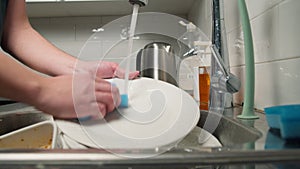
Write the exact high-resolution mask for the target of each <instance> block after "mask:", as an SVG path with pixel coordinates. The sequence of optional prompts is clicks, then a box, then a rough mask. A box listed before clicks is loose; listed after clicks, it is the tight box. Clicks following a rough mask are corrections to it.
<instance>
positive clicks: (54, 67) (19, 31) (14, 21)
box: [2, 0, 76, 76]
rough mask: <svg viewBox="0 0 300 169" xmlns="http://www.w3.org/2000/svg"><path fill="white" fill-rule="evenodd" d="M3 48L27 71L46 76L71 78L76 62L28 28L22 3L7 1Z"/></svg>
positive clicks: (13, 0) (21, 0)
mask: <svg viewBox="0 0 300 169" xmlns="http://www.w3.org/2000/svg"><path fill="white" fill-rule="evenodd" d="M2 46H3V48H4V50H6V51H7V52H9V53H10V54H11V55H13V56H14V57H15V58H17V59H18V60H20V61H21V62H23V63H25V64H26V65H28V66H29V67H31V68H33V69H35V70H37V71H40V72H43V73H45V74H49V75H54V76H55V75H63V74H71V73H72V71H73V67H74V64H75V62H76V59H75V58H74V57H72V56H70V55H68V54H67V53H65V52H63V51H61V50H59V49H58V48H56V47H55V46H53V45H52V44H51V43H49V42H48V41H47V40H46V39H44V38H43V37H42V36H41V35H40V34H39V33H37V32H36V31H35V30H34V29H33V28H32V27H31V25H30V23H29V21H28V18H27V14H26V8H25V1H24V0H10V1H9V4H8V9H7V15H6V19H5V28H4V33H3V40H2Z"/></svg>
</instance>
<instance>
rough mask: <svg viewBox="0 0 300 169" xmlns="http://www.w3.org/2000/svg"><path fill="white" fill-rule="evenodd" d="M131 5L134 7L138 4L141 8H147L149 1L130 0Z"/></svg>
mask: <svg viewBox="0 0 300 169" xmlns="http://www.w3.org/2000/svg"><path fill="white" fill-rule="evenodd" d="M129 3H131V4H132V5H135V4H138V5H140V7H142V6H146V5H147V4H148V0H129Z"/></svg>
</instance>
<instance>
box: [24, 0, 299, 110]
mask: <svg viewBox="0 0 300 169" xmlns="http://www.w3.org/2000/svg"><path fill="white" fill-rule="evenodd" d="M224 1H225V5H224V10H225V23H226V30H227V42H228V49H229V56H230V58H229V59H230V65H231V71H232V72H233V73H234V74H236V75H238V76H239V77H240V78H241V80H242V85H243V86H244V69H245V64H244V60H245V59H244V51H243V36H242V30H241V24H240V18H239V11H238V7H237V0H224ZM246 2H247V5H248V10H249V15H250V18H251V24H252V33H253V39H254V50H255V68H256V73H255V80H256V83H255V84H256V85H255V107H256V108H258V109H263V108H264V107H267V106H273V105H281V104H294V103H299V101H300V87H298V86H299V84H300V77H299V76H300V73H299V72H300V71H299V70H298V69H297V67H298V65H300V48H299V47H298V45H299V44H300V33H299V31H298V28H299V27H300V22H298V21H297V20H298V18H297V17H298V11H300V1H299V0H246ZM119 17H121V16H92V17H88V16H87V17H43V18H31V19H30V21H31V23H32V25H33V26H34V27H35V28H36V29H37V30H38V31H39V32H40V33H41V34H42V35H44V36H45V37H46V38H47V39H48V40H49V41H51V42H52V43H53V44H54V45H56V46H58V47H59V48H61V49H63V50H64V51H66V52H67V53H70V54H72V55H73V56H75V57H77V56H79V54H82V53H80V52H81V51H82V50H81V49H82V47H84V48H85V50H87V49H88V48H90V49H88V50H90V51H92V52H93V53H101V55H103V54H104V53H103V52H104V51H106V49H108V47H110V46H111V45H112V44H111V42H109V41H103V42H100V43H88V44H86V42H87V40H88V38H89V37H90V36H91V35H92V34H93V32H91V30H92V29H93V28H99V27H101V26H103V25H105V24H107V23H109V22H111V21H113V20H115V19H117V18H119ZM181 17H183V18H188V19H189V20H191V21H193V22H194V23H195V24H196V25H197V26H198V27H199V28H200V29H201V30H202V31H203V32H204V33H205V34H206V35H207V36H208V37H209V38H211V17H212V15H211V0H195V2H194V5H193V8H192V9H191V10H190V12H189V14H188V15H187V16H185V15H182V16H181ZM158 40H159V41H164V40H165V41H172V40H170V39H168V38H165V37H160V36H154V35H147V36H141V37H140V39H139V40H136V41H135V45H134V51H138V49H140V48H142V47H143V46H144V45H145V44H147V43H149V42H153V41H158ZM171 43H173V42H171ZM95 45H96V46H95ZM126 51H127V45H126V44H122V43H120V44H118V45H115V49H114V50H111V52H109V53H108V54H107V57H106V58H105V59H106V60H109V61H115V62H119V63H120V62H122V61H123V60H124V57H125V56H126ZM85 59H87V60H89V59H93V58H88V57H87V58H85ZM186 63H187V64H191V63H193V58H190V59H187V60H186ZM182 70H183V72H184V73H183V74H182V75H181V76H180V83H181V85H182V88H184V89H191V88H192V84H191V77H190V75H188V71H184V70H186V69H182ZM243 86H242V88H241V90H240V91H239V92H238V93H237V94H234V102H235V103H242V102H243Z"/></svg>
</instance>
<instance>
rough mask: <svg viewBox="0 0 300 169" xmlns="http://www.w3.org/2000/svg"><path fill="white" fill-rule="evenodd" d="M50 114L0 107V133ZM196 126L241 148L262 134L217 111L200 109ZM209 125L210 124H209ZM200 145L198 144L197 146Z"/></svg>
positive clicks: (20, 106) (22, 107)
mask: <svg viewBox="0 0 300 169" xmlns="http://www.w3.org/2000/svg"><path fill="white" fill-rule="evenodd" d="M51 118H52V116H50V115H47V114H44V113H42V112H40V111H38V110H36V109H34V108H32V107H29V106H27V105H24V104H20V103H18V104H11V105H7V106H1V107H0V135H3V134H5V133H9V132H11V131H14V130H17V129H20V128H23V127H26V126H29V125H32V124H35V123H38V122H41V121H45V120H49V119H51ZM205 123H216V124H213V125H215V126H216V127H215V129H214V130H213V131H210V129H206V127H207V125H205ZM198 126H199V127H201V128H204V129H206V130H207V131H209V132H211V133H212V134H213V135H214V136H215V137H216V138H217V139H218V140H219V141H220V142H221V144H222V145H223V146H224V147H226V148H231V149H232V148H241V147H243V146H244V144H246V143H251V142H255V141H256V140H257V139H259V138H260V137H261V136H262V134H261V133H260V132H259V131H258V130H257V129H255V128H254V127H251V126H246V125H244V124H241V123H240V122H239V121H237V120H234V119H233V118H229V117H226V116H224V115H220V114H217V113H208V111H201V118H200V121H199V123H198ZM210 126H211V125H210ZM199 147H201V145H200V144H199V145H198V147H197V148H199Z"/></svg>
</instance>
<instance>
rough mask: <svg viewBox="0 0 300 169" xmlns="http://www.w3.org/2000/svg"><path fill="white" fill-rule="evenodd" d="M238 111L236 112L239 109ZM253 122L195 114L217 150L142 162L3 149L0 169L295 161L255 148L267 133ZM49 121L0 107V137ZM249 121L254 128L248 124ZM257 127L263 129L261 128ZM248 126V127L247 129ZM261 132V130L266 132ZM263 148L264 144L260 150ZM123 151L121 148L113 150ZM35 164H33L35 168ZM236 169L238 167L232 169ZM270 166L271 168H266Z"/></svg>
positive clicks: (292, 154) (91, 152)
mask: <svg viewBox="0 0 300 169" xmlns="http://www.w3.org/2000/svg"><path fill="white" fill-rule="evenodd" d="M239 113H240V111H239ZM260 115H262V116H261V117H262V118H260V119H259V120H258V121H247V122H246V123H243V122H241V121H240V120H238V119H235V118H234V117H235V115H234V116H227V115H226V114H218V113H211V112H208V111H201V118H200V121H199V122H198V127H201V128H204V129H205V130H207V131H208V132H210V133H212V134H213V135H214V136H215V137H216V138H217V139H218V140H219V141H220V142H221V144H222V147H201V145H200V144H199V145H198V146H197V144H195V147H188V148H184V147H175V148H174V149H172V150H170V151H167V152H166V153H163V154H161V155H158V156H155V157H153V158H145V159H139V160H136V159H134V158H133V159H130V158H129V159H126V160H124V159H122V158H118V157H117V156H115V155H113V154H111V153H108V152H107V151H106V150H101V149H80V150H79V149H68V150H66V149H62V148H55V149H50V150H45V149H18V150H16V149H3V148H0V163H1V165H2V166H7V168H9V167H13V168H14V167H16V166H24V167H27V168H62V169H63V168H76V167H78V168H88V167H94V168H147V167H148V168H151V167H152V168H156V167H157V166H158V165H159V166H160V167H161V168H176V167H177V168H178V167H179V168H184V167H183V166H187V167H185V168H199V167H200V168H201V167H203V166H204V167H206V166H207V168H216V166H220V165H221V166H223V165H229V164H230V165H231V164H232V165H237V164H243V165H247V164H250V163H251V164H250V166H252V163H253V164H267V165H268V166H270V165H269V164H274V163H283V164H285V163H291V162H292V163H297V162H298V161H299V160H300V151H298V150H297V149H293V150H292V149H289V150H276V151H274V150H264V149H263V148H262V149H257V147H255V146H257V142H262V143H263V144H264V143H265V140H264V139H265V136H266V134H267V131H262V130H261V128H257V125H258V124H259V126H263V125H265V124H266V122H265V120H264V119H263V114H260ZM47 120H52V116H49V115H47V114H44V113H42V112H40V111H38V110H35V109H34V108H32V107H29V106H26V105H23V104H20V103H17V104H12V105H6V106H0V130H1V132H0V134H1V135H3V134H6V133H9V132H12V131H14V130H18V129H20V128H24V127H26V126H30V125H33V124H36V123H40V122H42V121H47ZM253 122H255V124H254V123H253ZM261 124H263V125H261ZM253 126H254V127H253ZM267 129H268V128H264V129H263V130H267ZM262 147H264V146H262ZM119 151H122V152H123V151H124V150H119ZM131 152H133V153H136V152H138V153H149V152H150V153H153V150H150V151H148V150H132V151H131V150H125V153H131ZM37 164H39V165H37ZM238 168H240V167H238ZM269 168H272V167H269Z"/></svg>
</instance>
